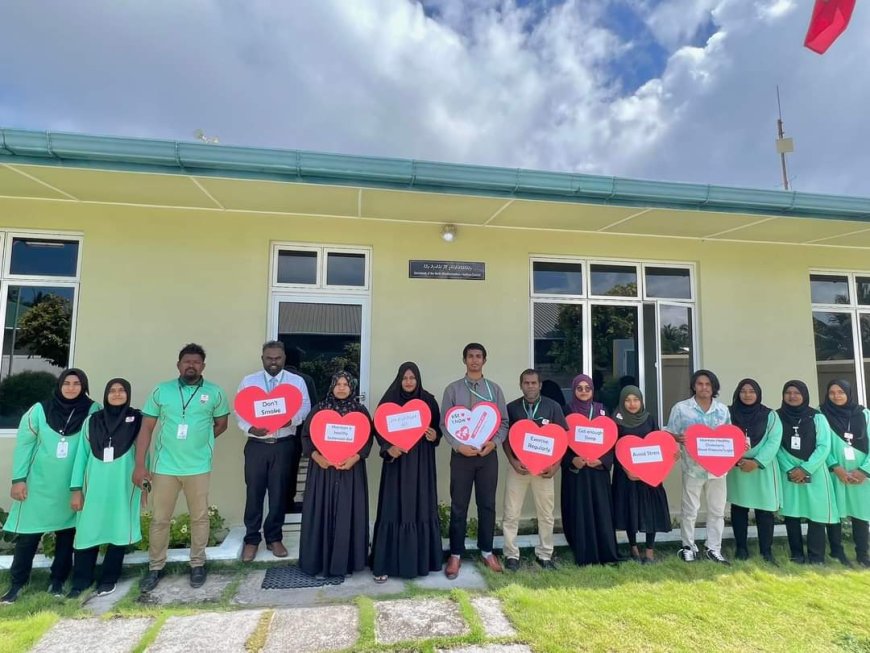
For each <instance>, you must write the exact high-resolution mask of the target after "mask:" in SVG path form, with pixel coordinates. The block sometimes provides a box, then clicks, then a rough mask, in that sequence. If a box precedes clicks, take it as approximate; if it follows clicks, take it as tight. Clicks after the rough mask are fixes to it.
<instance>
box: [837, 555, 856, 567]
mask: <svg viewBox="0 0 870 653" xmlns="http://www.w3.org/2000/svg"><path fill="white" fill-rule="evenodd" d="M834 557H835V558H836V559H837V560H839V561H840V564H841V565H843V566H844V567H847V568H848V569H852V568H854V567H855V565H853V564H852V561H851V560H849V558H847V557H846V554H845V553H841V554H840V555H838V556H834Z"/></svg>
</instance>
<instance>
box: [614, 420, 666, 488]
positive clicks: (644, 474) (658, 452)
mask: <svg viewBox="0 0 870 653" xmlns="http://www.w3.org/2000/svg"><path fill="white" fill-rule="evenodd" d="M678 451H679V446H678V445H677V441H676V440H674V436H673V435H671V434H670V433H667V432H665V431H652V432H650V433H647V434H646V436H644V437H642V438H639V437H638V436H636V435H624V436H622V437H621V438H619V440H617V442H616V459H617V460H619V462H620V464H621V465H622V466H623V468H625V470H626V471H627V472H630V473H631V474H634V475H635V476H637V477H638V478H639V479H640V480H642V481H643V482H644V483H646V484H647V485H652V486H653V487H655V486H656V485H661V483H662V481H664V480H665V479H666V478H667V477H668V474H670V473H671V468H672V467H673V466H674V462H676V454H677V452H678Z"/></svg>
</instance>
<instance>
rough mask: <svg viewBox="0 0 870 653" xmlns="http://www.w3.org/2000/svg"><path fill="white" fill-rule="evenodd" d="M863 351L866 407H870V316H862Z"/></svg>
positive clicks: (865, 314)
mask: <svg viewBox="0 0 870 653" xmlns="http://www.w3.org/2000/svg"><path fill="white" fill-rule="evenodd" d="M861 351H862V352H863V356H864V361H863V363H864V405H865V406H870V315H868V314H867V313H864V314H863V315H861Z"/></svg>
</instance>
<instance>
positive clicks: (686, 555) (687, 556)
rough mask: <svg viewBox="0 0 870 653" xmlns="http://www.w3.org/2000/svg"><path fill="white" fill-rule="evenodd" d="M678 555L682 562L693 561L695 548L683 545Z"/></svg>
mask: <svg viewBox="0 0 870 653" xmlns="http://www.w3.org/2000/svg"><path fill="white" fill-rule="evenodd" d="M678 555H679V556H680V560H682V561H683V562H695V549H693V548H692V547H690V546H684V547H683V548H682V549H680V552H679V554H678Z"/></svg>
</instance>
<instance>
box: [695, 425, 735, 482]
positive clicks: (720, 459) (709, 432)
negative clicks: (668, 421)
mask: <svg viewBox="0 0 870 653" xmlns="http://www.w3.org/2000/svg"><path fill="white" fill-rule="evenodd" d="M686 453H688V454H689V455H690V456H691V457H692V459H693V460H694V461H695V462H697V463H698V464H699V465H700V466H701V467H703V468H704V469H706V470H707V471H708V472H710V473H711V474H715V475H716V476H724V475H725V474H727V473H728V472H729V471H731V469H732V468H733V467H734V463H736V462H737V461H738V460H740V458H741V456H743V454H744V453H746V434H745V433H743V431H741V430H740V428H739V427H737V426H734V425H733V424H723V425H722V426H717V427H716V428H715V429H711V428H710V427H709V426H705V425H704V424H692V426H690V427H689V428H687V429H686Z"/></svg>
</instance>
